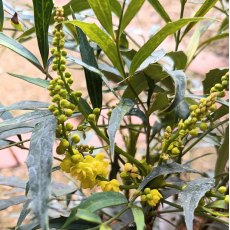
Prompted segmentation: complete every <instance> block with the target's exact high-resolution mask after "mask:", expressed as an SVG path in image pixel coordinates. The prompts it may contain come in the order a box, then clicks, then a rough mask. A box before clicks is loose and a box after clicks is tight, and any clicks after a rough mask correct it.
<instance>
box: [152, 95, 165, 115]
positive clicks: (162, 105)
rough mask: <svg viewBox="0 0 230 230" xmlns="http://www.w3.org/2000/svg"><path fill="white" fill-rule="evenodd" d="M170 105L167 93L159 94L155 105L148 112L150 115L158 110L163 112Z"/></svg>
mask: <svg viewBox="0 0 230 230" xmlns="http://www.w3.org/2000/svg"><path fill="white" fill-rule="evenodd" d="M168 103H169V100H168V97H167V94H166V93H157V94H156V96H155V100H154V102H153V104H152V105H151V107H150V108H149V110H148V115H151V114H152V113H153V112H154V111H156V110H161V109H163V108H165V107H166V106H167V105H168Z"/></svg>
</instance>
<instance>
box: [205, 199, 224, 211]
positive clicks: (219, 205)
mask: <svg viewBox="0 0 230 230" xmlns="http://www.w3.org/2000/svg"><path fill="white" fill-rule="evenodd" d="M205 207H207V208H218V209H228V205H227V204H226V203H225V201H224V200H215V201H213V202H212V203H210V204H208V205H206V206H205Z"/></svg>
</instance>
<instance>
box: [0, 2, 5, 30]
mask: <svg viewBox="0 0 230 230" xmlns="http://www.w3.org/2000/svg"><path fill="white" fill-rule="evenodd" d="M3 22H4V10H3V3H2V0H0V31H2V30H3Z"/></svg>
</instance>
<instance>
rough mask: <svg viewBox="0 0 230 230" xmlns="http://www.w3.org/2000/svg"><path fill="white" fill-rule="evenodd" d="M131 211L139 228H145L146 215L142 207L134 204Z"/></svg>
mask: <svg viewBox="0 0 230 230" xmlns="http://www.w3.org/2000/svg"><path fill="white" fill-rule="evenodd" d="M131 211H132V213H133V217H134V221H135V223H136V228H137V230H143V229H145V217H144V213H143V210H142V209H141V208H140V207H137V206H133V207H131Z"/></svg>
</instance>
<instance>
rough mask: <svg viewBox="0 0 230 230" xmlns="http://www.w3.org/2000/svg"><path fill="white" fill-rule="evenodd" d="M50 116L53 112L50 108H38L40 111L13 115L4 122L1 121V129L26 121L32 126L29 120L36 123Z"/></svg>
mask: <svg viewBox="0 0 230 230" xmlns="http://www.w3.org/2000/svg"><path fill="white" fill-rule="evenodd" d="M48 116H51V112H50V111H48V110H40V111H39V110H38V111H33V112H30V113H25V114H22V115H20V116H17V117H13V118H11V119H7V120H6V121H4V122H1V123H0V131H1V132H3V131H5V130H8V127H12V126H14V125H15V127H17V125H20V124H21V125H23V123H24V122H27V123H28V125H30V126H29V127H31V124H30V123H29V122H31V121H34V122H35V123H36V122H37V123H38V122H39V120H42V119H47V117H48Z"/></svg>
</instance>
